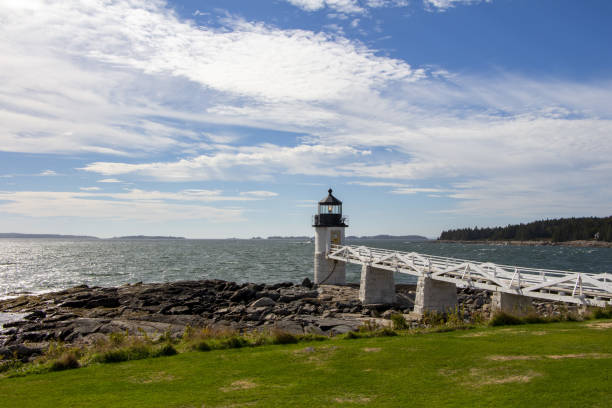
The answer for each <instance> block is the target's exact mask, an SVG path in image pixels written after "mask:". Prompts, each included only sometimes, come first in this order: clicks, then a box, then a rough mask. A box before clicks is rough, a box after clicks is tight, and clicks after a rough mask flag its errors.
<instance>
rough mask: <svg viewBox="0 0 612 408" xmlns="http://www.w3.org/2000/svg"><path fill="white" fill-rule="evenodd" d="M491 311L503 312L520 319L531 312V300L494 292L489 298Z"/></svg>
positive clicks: (520, 296)
mask: <svg viewBox="0 0 612 408" xmlns="http://www.w3.org/2000/svg"><path fill="white" fill-rule="evenodd" d="M491 311H492V312H493V313H495V312H504V313H508V314H511V315H513V316H517V317H521V316H525V315H527V314H529V313H530V312H532V311H533V305H532V304H531V298H529V297H527V296H522V295H513V294H511V293H504V292H494V293H493V296H492V297H491Z"/></svg>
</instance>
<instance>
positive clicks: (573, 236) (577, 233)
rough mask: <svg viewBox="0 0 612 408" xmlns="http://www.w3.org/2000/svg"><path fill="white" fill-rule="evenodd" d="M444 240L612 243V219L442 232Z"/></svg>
mask: <svg viewBox="0 0 612 408" xmlns="http://www.w3.org/2000/svg"><path fill="white" fill-rule="evenodd" d="M438 240H441V241H550V242H566V241H605V242H612V216H610V217H603V218H599V217H582V218H559V219H553V220H541V221H534V222H530V223H527V224H517V225H508V226H505V227H492V228H491V227H485V228H478V227H474V228H462V229H455V230H448V231H443V232H442V233H441V234H440V238H438Z"/></svg>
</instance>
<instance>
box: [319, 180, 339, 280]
mask: <svg viewBox="0 0 612 408" xmlns="http://www.w3.org/2000/svg"><path fill="white" fill-rule="evenodd" d="M327 192H328V193H329V194H328V195H327V197H325V198H323V199H322V200H321V201H319V205H318V211H317V214H315V216H314V219H313V223H312V224H313V225H312V226H313V227H314V229H315V253H314V281H315V283H316V284H327V285H344V284H345V283H346V272H345V263H344V262H341V261H336V260H332V259H327V257H326V254H327V252H328V251H329V249H330V247H331V246H332V245H343V243H344V229H345V228H346V227H348V225H346V223H345V221H346V218H345V217H343V216H342V201H340V200H338V199H337V198H336V197H334V196H333V195H332V189H331V188H330V189H329V190H327Z"/></svg>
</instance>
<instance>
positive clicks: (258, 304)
mask: <svg viewBox="0 0 612 408" xmlns="http://www.w3.org/2000/svg"><path fill="white" fill-rule="evenodd" d="M275 305H276V302H275V301H273V300H272V299H270V298H269V297H262V298H259V299H257V300H256V301H254V302H253V303H251V305H250V306H249V307H262V306H275Z"/></svg>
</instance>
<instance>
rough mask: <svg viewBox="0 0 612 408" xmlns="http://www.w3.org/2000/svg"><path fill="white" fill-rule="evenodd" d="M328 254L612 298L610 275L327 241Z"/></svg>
mask: <svg viewBox="0 0 612 408" xmlns="http://www.w3.org/2000/svg"><path fill="white" fill-rule="evenodd" d="M328 257H329V258H332V259H337V260H342V261H345V262H351V263H357V264H370V265H372V266H375V267H377V268H382V269H387V270H393V271H396V272H399V273H406V274H411V275H415V276H429V277H431V278H434V279H438V280H444V281H449V282H454V283H456V284H458V285H463V286H473V287H478V288H482V289H487V290H498V291H504V292H508V293H515V294H521V295H525V296H531V297H539V298H545V299H552V300H561V301H569V302H573V303H588V304H597V305H601V304H605V302H606V301H607V302H612V282H611V281H610V280H611V278H612V275H610V274H608V273H601V274H594V273H585V272H574V271H562V270H556V269H543V268H529V267H520V266H512V265H504V264H495V263H492V262H480V261H472V260H466V259H460V258H449V257H442V256H436V255H427V254H420V253H417V252H403V251H394V250H389V249H381V248H370V247H365V246H358V245H332V246H331V247H330V250H329V253H328Z"/></svg>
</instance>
